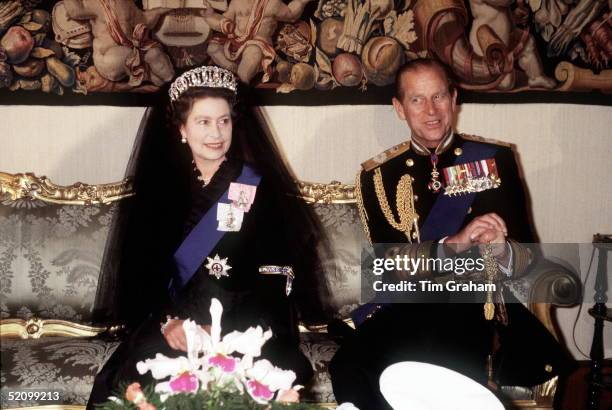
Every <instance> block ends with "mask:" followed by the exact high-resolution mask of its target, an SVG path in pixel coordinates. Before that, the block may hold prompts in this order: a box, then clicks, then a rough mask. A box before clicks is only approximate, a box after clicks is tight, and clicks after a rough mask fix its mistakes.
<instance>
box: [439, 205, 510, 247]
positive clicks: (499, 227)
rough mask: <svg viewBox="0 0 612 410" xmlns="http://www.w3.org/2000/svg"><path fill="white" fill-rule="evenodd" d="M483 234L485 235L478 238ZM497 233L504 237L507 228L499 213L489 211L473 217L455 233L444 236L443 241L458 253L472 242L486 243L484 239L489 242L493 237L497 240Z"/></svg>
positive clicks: (506, 233)
mask: <svg viewBox="0 0 612 410" xmlns="http://www.w3.org/2000/svg"><path fill="white" fill-rule="evenodd" d="M490 231H495V232H497V233H493V232H490ZM483 234H484V235H485V236H484V237H483V238H480V237H481V235H483ZM499 235H502V237H504V238H505V237H506V236H507V235H508V228H507V227H506V223H505V222H504V220H503V219H502V218H501V217H500V216H499V215H497V214H496V213H493V212H491V213H488V214H484V215H481V216H478V217H476V218H474V219H473V220H472V221H471V222H470V223H469V224H467V226H466V227H465V228H463V229H462V230H461V231H459V232H458V233H457V234H455V235H452V236H449V237H448V238H446V240H445V241H444V243H445V244H448V245H451V249H453V250H454V251H455V252H457V253H460V252H463V251H466V250H467V249H469V248H470V247H471V246H472V245H473V244H478V243H488V242H484V241H485V240H488V239H490V241H489V242H491V241H492V240H493V239H494V238H496V240H498V238H497V236H499ZM504 241H505V239H504Z"/></svg>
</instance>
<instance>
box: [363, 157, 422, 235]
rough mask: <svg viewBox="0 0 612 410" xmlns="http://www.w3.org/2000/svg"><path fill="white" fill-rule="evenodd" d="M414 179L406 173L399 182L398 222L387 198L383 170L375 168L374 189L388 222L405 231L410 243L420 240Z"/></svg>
mask: <svg viewBox="0 0 612 410" xmlns="http://www.w3.org/2000/svg"><path fill="white" fill-rule="evenodd" d="M412 181H413V178H412V177H411V176H410V175H408V174H405V175H403V176H402V177H401V178H400V181H399V182H398V183H397V192H396V197H395V202H396V206H397V213H398V216H399V222H397V221H396V220H395V216H393V211H391V207H390V206H389V201H388V200H387V194H386V192H385V186H384V184H383V178H382V171H381V170H380V168H376V169H375V170H374V189H375V191H376V198H377V199H378V204H379V205H380V209H381V211H382V213H383V214H384V216H385V218H386V219H387V222H389V225H391V226H392V227H393V228H395V229H397V230H398V231H400V232H403V233H404V234H405V235H406V238H408V242H410V243H412V240H413V239H416V240H417V241H419V240H420V237H419V227H418V224H417V221H418V219H419V215H418V214H417V213H416V210H415V209H414V195H413V192H412ZM413 231H414V232H413Z"/></svg>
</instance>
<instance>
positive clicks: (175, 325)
mask: <svg viewBox="0 0 612 410" xmlns="http://www.w3.org/2000/svg"><path fill="white" fill-rule="evenodd" d="M183 322H184V320H182V319H169V320H168V324H167V325H166V326H165V327H164V331H163V332H162V334H163V335H164V338H165V339H166V343H168V345H169V346H170V347H171V348H173V349H174V350H181V351H183V352H186V351H187V337H186V336H185V330H183Z"/></svg>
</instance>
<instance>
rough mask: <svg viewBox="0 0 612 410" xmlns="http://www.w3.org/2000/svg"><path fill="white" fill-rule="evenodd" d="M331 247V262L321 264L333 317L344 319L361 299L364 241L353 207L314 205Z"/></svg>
mask: <svg viewBox="0 0 612 410" xmlns="http://www.w3.org/2000/svg"><path fill="white" fill-rule="evenodd" d="M314 210H315V212H316V214H317V215H318V216H319V218H321V222H322V224H323V226H324V227H325V230H326V232H327V234H328V235H329V239H330V242H331V247H332V249H331V250H332V255H333V260H331V261H323V263H324V269H325V272H326V278H327V280H328V284H329V286H330V289H331V291H332V299H333V300H332V301H331V304H332V306H333V307H334V309H335V310H336V312H337V316H338V317H341V318H346V317H348V316H349V313H350V312H351V311H352V310H353V309H355V308H356V307H357V305H358V304H359V300H360V296H361V249H362V247H363V246H365V245H366V244H367V239H366V238H365V235H364V233H363V229H362V228H361V221H360V219H359V211H358V209H357V205H356V204H316V205H314Z"/></svg>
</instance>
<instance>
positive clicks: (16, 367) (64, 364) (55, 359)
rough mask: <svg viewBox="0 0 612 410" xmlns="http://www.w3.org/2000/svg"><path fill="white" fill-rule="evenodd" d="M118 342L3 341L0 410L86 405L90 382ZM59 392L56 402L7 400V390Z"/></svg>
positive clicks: (47, 338)
mask: <svg viewBox="0 0 612 410" xmlns="http://www.w3.org/2000/svg"><path fill="white" fill-rule="evenodd" d="M117 345H118V343H117V342H105V341H102V340H100V339H84V338H83V339H82V338H66V337H45V338H41V339H30V340H26V341H24V340H21V339H3V340H2V369H1V370H0V372H1V375H0V384H1V385H2V389H1V390H0V392H1V393H2V394H1V396H2V401H1V403H0V407H1V408H8V407H27V406H34V405H45V404H82V405H84V404H86V403H87V399H88V398H89V394H90V392H91V388H92V386H93V380H94V378H95V376H96V374H97V373H98V371H99V370H100V369H101V368H102V366H103V365H104V363H105V362H106V360H107V359H108V358H109V357H110V355H111V354H112V353H113V352H114V350H115V348H116V347H117ZM25 389H28V390H31V391H40V392H43V391H44V392H58V393H59V400H58V401H52V400H50V401H46V400H45V401H39V402H35V401H21V400H20V401H8V394H7V392H8V391H13V392H18V391H24V390H25Z"/></svg>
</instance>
